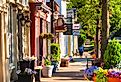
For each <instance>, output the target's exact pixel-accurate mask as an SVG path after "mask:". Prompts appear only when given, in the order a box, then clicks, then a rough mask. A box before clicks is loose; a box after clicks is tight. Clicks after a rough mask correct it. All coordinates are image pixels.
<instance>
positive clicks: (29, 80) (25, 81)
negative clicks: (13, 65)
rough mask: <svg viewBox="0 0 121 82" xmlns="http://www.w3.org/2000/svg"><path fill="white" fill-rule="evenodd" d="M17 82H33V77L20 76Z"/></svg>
mask: <svg viewBox="0 0 121 82" xmlns="http://www.w3.org/2000/svg"><path fill="white" fill-rule="evenodd" d="M16 82H33V75H27V74H18V80H17V81H16Z"/></svg>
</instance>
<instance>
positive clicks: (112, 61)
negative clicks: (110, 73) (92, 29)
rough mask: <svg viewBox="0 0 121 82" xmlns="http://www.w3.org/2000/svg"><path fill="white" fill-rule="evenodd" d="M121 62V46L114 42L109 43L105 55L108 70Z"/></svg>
mask: <svg viewBox="0 0 121 82" xmlns="http://www.w3.org/2000/svg"><path fill="white" fill-rule="evenodd" d="M120 61H121V44H120V43H119V42H118V41H116V40H112V41H110V42H109V43H108V45H107V49H106V51H105V53H104V62H105V66H106V68H110V67H111V66H112V67H115V66H116V65H117V64H119V62H120Z"/></svg>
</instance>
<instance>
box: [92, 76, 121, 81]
mask: <svg viewBox="0 0 121 82" xmlns="http://www.w3.org/2000/svg"><path fill="white" fill-rule="evenodd" d="M93 82H96V77H93ZM108 82H121V79H119V78H113V77H109V78H108Z"/></svg>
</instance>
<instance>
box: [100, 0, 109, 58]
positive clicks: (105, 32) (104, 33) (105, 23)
mask: <svg viewBox="0 0 121 82" xmlns="http://www.w3.org/2000/svg"><path fill="white" fill-rule="evenodd" d="M108 37H109V12H108V0H102V29H101V59H103V55H104V53H105V50H106V47H107V44H108Z"/></svg>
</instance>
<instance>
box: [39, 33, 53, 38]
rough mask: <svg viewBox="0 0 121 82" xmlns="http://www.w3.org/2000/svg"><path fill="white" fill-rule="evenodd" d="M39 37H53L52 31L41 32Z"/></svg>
mask: <svg viewBox="0 0 121 82" xmlns="http://www.w3.org/2000/svg"><path fill="white" fill-rule="evenodd" d="M40 38H42V39H53V38H54V35H53V34H52V33H41V34H40Z"/></svg>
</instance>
